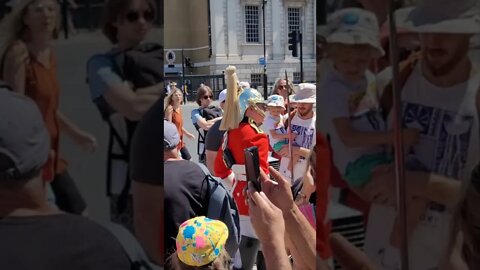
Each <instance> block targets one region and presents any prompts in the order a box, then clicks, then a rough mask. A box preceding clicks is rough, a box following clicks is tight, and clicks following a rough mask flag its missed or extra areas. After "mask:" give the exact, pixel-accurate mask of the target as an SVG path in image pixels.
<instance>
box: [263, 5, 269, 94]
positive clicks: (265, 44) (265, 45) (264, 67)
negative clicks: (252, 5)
mask: <svg viewBox="0 0 480 270" xmlns="http://www.w3.org/2000/svg"><path fill="white" fill-rule="evenodd" d="M266 3H267V0H264V1H263V2H262V13H263V15H262V19H263V25H262V26H263V60H264V62H263V97H264V98H265V99H267V97H268V84H267V37H266V36H265V4H266Z"/></svg>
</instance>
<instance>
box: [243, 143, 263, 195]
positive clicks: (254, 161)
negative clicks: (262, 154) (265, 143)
mask: <svg viewBox="0 0 480 270" xmlns="http://www.w3.org/2000/svg"><path fill="white" fill-rule="evenodd" d="M244 153H245V171H246V173H247V182H252V183H253V185H254V187H255V189H256V190H257V191H259V192H260V191H261V190H262V185H261V184H260V163H259V157H258V147H256V146H252V147H249V148H246V149H245V150H244Z"/></svg>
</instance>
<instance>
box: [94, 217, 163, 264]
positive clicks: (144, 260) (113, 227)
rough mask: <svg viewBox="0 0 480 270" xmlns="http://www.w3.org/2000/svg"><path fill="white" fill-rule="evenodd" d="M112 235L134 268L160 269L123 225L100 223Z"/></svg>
mask: <svg viewBox="0 0 480 270" xmlns="http://www.w3.org/2000/svg"><path fill="white" fill-rule="evenodd" d="M102 225H103V227H104V228H106V229H107V230H108V231H109V232H110V233H112V234H113V236H114V237H115V238H116V239H117V240H118V242H119V243H120V245H121V246H122V248H123V250H124V251H125V253H126V254H127V256H128V258H129V260H130V262H131V264H132V269H134V270H161V269H163V268H162V267H160V266H157V265H155V264H153V263H152V262H151V261H150V259H149V258H148V256H147V254H146V253H145V250H144V249H143V248H142V246H141V245H140V243H138V241H137V239H136V238H135V237H134V236H133V235H132V234H131V233H130V232H129V231H128V230H127V229H125V228H124V227H123V226H121V225H119V224H115V223H112V222H106V223H102Z"/></svg>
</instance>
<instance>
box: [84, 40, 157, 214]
mask: <svg viewBox="0 0 480 270" xmlns="http://www.w3.org/2000/svg"><path fill="white" fill-rule="evenodd" d="M106 55H107V57H109V58H111V59H112V61H113V63H114V72H116V73H117V74H118V75H119V76H120V77H121V78H122V79H123V80H124V81H127V82H129V83H130V84H131V85H132V88H133V89H134V90H135V89H137V88H143V87H148V86H153V85H155V84H158V83H161V82H163V47H162V46H161V45H158V44H154V43H146V44H142V45H140V46H138V47H135V48H132V49H128V50H124V51H116V52H113V53H107V54H106ZM95 57H105V54H103V55H96V56H93V57H92V58H90V60H89V61H91V60H92V59H93V58H95ZM87 83H88V80H87ZM94 103H95V105H96V106H97V109H98V110H99V112H100V115H101V116H102V119H103V120H104V121H105V122H106V123H107V124H108V126H109V130H110V131H109V139H108V150H107V153H108V156H107V195H108V196H110V195H112V194H111V193H110V190H111V186H112V166H113V161H115V160H117V161H122V162H125V163H126V164H127V173H126V174H125V178H126V179H125V185H124V187H123V188H122V191H121V194H120V197H119V200H118V202H117V207H118V209H119V211H120V212H123V210H124V209H125V207H126V206H127V200H128V196H129V192H130V186H131V180H130V172H129V169H128V164H129V159H130V147H131V140H132V138H133V133H134V132H135V128H136V126H137V124H138V122H136V121H130V120H128V119H126V118H123V122H124V123H123V124H124V127H119V126H118V125H115V124H114V123H113V122H112V118H111V117H112V116H113V115H114V114H116V111H115V110H114V109H113V108H112V107H111V106H110V105H109V104H108V103H107V101H106V100H105V99H104V98H103V97H99V98H97V99H96V100H94ZM119 129H121V130H119ZM121 134H124V136H122V135H121ZM114 145H118V148H120V153H115V151H114Z"/></svg>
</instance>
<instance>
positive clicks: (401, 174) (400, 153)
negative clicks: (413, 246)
mask: <svg viewBox="0 0 480 270" xmlns="http://www.w3.org/2000/svg"><path fill="white" fill-rule="evenodd" d="M388 13H389V14H388V18H389V20H390V21H389V28H390V52H391V53H390V61H391V63H392V72H393V73H392V75H393V81H392V82H393V117H394V120H393V124H394V128H393V129H394V133H395V176H396V188H397V194H396V195H397V210H398V213H399V216H398V219H399V221H400V231H399V232H398V233H399V234H400V255H401V262H402V266H401V269H402V270H408V269H409V258H408V257H409V256H408V235H407V201H406V186H405V168H404V165H405V163H404V144H403V132H402V109H401V107H402V106H401V90H402V89H400V88H401V86H400V79H399V76H400V75H399V74H400V72H399V59H398V54H397V52H398V41H397V28H396V23H395V0H390V1H389V7H388Z"/></svg>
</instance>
